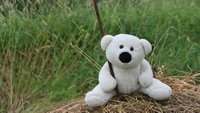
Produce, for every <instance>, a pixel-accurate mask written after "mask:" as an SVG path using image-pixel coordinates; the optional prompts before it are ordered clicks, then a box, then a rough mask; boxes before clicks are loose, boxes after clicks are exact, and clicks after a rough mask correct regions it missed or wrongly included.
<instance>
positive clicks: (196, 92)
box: [47, 72, 200, 113]
mask: <svg viewBox="0 0 200 113" xmlns="http://www.w3.org/2000/svg"><path fill="white" fill-rule="evenodd" d="M198 76H200V73H197V74H194V75H192V76H163V75H162V74H161V73H160V72H157V73H155V77H156V78H157V79H160V80H161V81H162V82H164V83H166V84H168V85H169V86H171V87H172V89H173V95H172V97H171V98H170V99H169V100H166V101H155V100H154V99H152V98H150V97H148V96H147V95H144V94H141V93H134V94H131V95H121V96H120V98H116V97H113V98H112V99H111V100H110V101H109V102H108V104H107V105H106V106H103V107H97V108H92V107H89V106H87V105H86V104H85V102H84V99H83V98H82V99H79V100H74V101H71V102H66V103H63V104H61V105H58V106H56V107H54V108H52V109H50V110H48V111H47V112H48V113H172V112H173V113H177V112H178V113H200V87H199V86H198V85H197V84H195V81H196V77H198Z"/></svg>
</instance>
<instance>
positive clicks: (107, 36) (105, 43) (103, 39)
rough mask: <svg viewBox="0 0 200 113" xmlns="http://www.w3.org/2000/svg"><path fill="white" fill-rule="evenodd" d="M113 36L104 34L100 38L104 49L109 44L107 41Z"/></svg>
mask: <svg viewBox="0 0 200 113" xmlns="http://www.w3.org/2000/svg"><path fill="white" fill-rule="evenodd" d="M112 39H113V36H112V35H105V36H104V37H103V38H102V40H101V48H102V49H103V50H104V51H105V50H106V49H107V47H108V45H109V43H110V42H111V41H112Z"/></svg>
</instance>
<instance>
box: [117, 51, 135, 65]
mask: <svg viewBox="0 0 200 113" xmlns="http://www.w3.org/2000/svg"><path fill="white" fill-rule="evenodd" d="M119 59H120V61H121V62H123V63H129V62H130V61H131V59H132V57H131V54H129V53H128V52H123V53H121V54H120V55H119Z"/></svg>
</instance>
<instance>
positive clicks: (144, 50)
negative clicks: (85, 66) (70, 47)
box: [85, 34, 172, 107]
mask: <svg viewBox="0 0 200 113" xmlns="http://www.w3.org/2000/svg"><path fill="white" fill-rule="evenodd" d="M101 48H102V49H103V50H105V51H106V57H107V59H108V61H110V62H111V63H112V67H113V71H114V74H115V78H113V76H112V75H111V74H110V70H109V66H108V62H106V63H105V64H104V65H103V67H102V69H101V71H100V73H99V84H98V85H97V86H96V87H95V88H94V89H93V90H92V91H91V92H89V93H87V94H86V97H85V102H86V104H87V105H89V106H92V107H98V106H103V105H105V104H106V103H107V102H108V101H109V99H110V98H112V97H113V96H115V95H116V92H115V90H114V89H115V87H116V86H117V88H118V91H119V93H123V94H130V93H134V92H136V91H139V92H142V93H144V94H147V95H149V96H150V97H152V98H154V99H156V100H166V99H169V98H170V97H171V94H172V89H171V88H170V87H169V86H168V85H166V84H164V83H162V82H161V81H159V80H157V79H155V78H153V72H152V70H151V66H150V64H149V63H148V62H147V61H146V60H145V59H144V57H145V55H147V54H149V53H150V52H151V50H152V47H151V44H150V43H149V42H148V41H147V40H145V39H139V38H137V37H135V36H132V35H128V34H119V35H116V36H111V35H106V36H104V37H103V38H102V40H101Z"/></svg>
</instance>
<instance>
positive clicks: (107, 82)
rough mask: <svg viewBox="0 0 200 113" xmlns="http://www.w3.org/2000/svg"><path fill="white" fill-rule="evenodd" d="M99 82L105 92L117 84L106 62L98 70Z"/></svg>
mask: <svg viewBox="0 0 200 113" xmlns="http://www.w3.org/2000/svg"><path fill="white" fill-rule="evenodd" d="M99 84H100V86H101V88H102V89H103V90H104V91H106V92H109V91H112V90H114V89H115V87H116V85H117V81H116V80H115V78H113V77H112V75H111V74H110V70H109V66H108V62H106V63H105V64H104V65H103V67H102V68H101V70H100V73H99Z"/></svg>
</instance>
